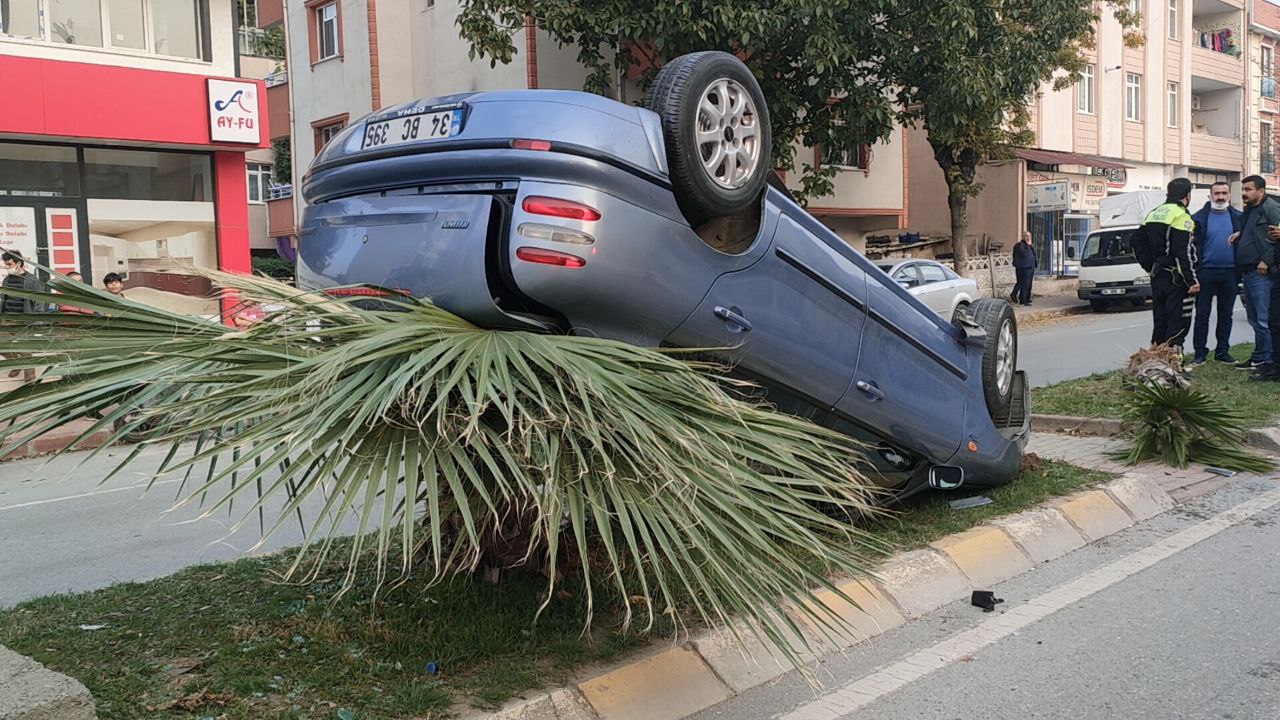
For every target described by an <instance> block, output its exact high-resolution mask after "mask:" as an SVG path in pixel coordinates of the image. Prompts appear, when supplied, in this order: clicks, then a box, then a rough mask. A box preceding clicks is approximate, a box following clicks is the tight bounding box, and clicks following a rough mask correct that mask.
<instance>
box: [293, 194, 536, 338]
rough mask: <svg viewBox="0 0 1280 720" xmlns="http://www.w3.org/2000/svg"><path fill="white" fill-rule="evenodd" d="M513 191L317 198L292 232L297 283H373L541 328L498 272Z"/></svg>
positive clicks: (482, 317)
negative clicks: (294, 234)
mask: <svg viewBox="0 0 1280 720" xmlns="http://www.w3.org/2000/svg"><path fill="white" fill-rule="evenodd" d="M512 196H513V194H512V193H500V194H494V193H480V192H476V193H455V194H428V193H424V192H420V191H419V190H417V189H409V190H405V191H399V192H387V193H372V194H368V195H360V196H355V197H347V198H340V199H337V200H331V201H329V202H325V203H321V204H319V205H315V206H313V207H311V208H309V209H308V212H307V214H306V220H305V224H304V225H303V227H302V229H301V232H300V235H299V241H298V284H299V286H301V287H304V288H308V289H321V290H323V289H330V288H337V287H339V286H353V285H372V286H375V287H377V288H382V289H385V290H388V291H392V292H394V293H400V294H404V295H409V296H411V297H415V298H426V299H429V300H431V301H432V302H433V303H434V304H436V305H437V306H439V307H441V308H444V309H445V310H448V311H450V312H452V313H454V314H456V315H460V316H462V317H464V318H466V319H467V320H469V321H471V322H473V323H475V324H477V325H481V326H484V327H514V328H530V327H534V328H541V327H545V326H546V322H545V321H546V320H547V318H545V317H543V315H544V313H543V312H542V309H541V308H539V307H537V306H536V304H534V303H532V302H530V301H528V300H527V299H525V298H523V297H521V296H520V295H519V294H518V293H517V292H515V291H514V290H510V289H509V288H511V287H512V285H511V284H510V283H508V282H504V281H503V278H504V277H508V276H509V273H508V272H505V271H504V270H503V268H502V258H501V256H502V253H501V252H499V250H500V245H501V244H502V241H503V238H504V237H505V234H506V232H507V229H508V227H509V218H510V214H511V197H512ZM329 292H330V293H332V294H335V295H344V294H345V295H363V294H367V291H365V290H351V289H347V290H332V289H331V290H329Z"/></svg>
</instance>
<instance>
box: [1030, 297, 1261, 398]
mask: <svg viewBox="0 0 1280 720" xmlns="http://www.w3.org/2000/svg"><path fill="white" fill-rule="evenodd" d="M1232 317H1233V318H1234V322H1233V323H1232V326H1231V344H1232V345H1235V344H1238V343H1242V342H1253V329H1252V328H1250V327H1249V322H1248V320H1247V319H1246V318H1245V313H1244V307H1243V306H1241V305H1240V304H1239V303H1238V302H1237V303H1236V309H1235V313H1234V314H1233V316H1232ZM1216 321H1217V315H1216V310H1215V314H1214V315H1212V316H1210V323H1209V352H1210V353H1211V354H1212V353H1213V350H1214V347H1215V345H1216V342H1217V341H1216V340H1215V339H1214V335H1213V333H1214V327H1213V324H1214V322H1216ZM1150 342H1151V306H1150V305H1148V306H1147V307H1145V308H1133V309H1129V308H1117V309H1112V310H1108V311H1107V312H1104V313H1089V314H1087V315H1076V316H1071V317H1068V318H1063V319H1061V320H1056V321H1052V322H1050V323H1048V324H1045V325H1041V326H1038V327H1029V328H1026V329H1024V330H1021V331H1020V332H1019V334H1018V366H1019V367H1020V368H1021V369H1023V370H1026V371H1027V375H1028V377H1029V378H1030V380H1031V385H1032V387H1043V386H1045V385H1052V384H1054V383H1058V382H1062V381H1063V380H1070V379H1072V378H1078V377H1084V376H1086V375H1092V374H1094V373H1098V372H1106V371H1107V370H1115V369H1116V368H1120V367H1123V366H1124V365H1125V363H1126V361H1127V360H1128V359H1129V356H1130V355H1132V354H1133V353H1134V352H1136V351H1137V350H1138V349H1139V348H1141V347H1143V346H1145V345H1147V344H1148V343H1150ZM1185 347H1186V351H1187V352H1191V351H1192V347H1191V338H1190V337H1188V338H1187V342H1186V345H1185ZM1237 359H1238V360H1243V359H1244V358H1237Z"/></svg>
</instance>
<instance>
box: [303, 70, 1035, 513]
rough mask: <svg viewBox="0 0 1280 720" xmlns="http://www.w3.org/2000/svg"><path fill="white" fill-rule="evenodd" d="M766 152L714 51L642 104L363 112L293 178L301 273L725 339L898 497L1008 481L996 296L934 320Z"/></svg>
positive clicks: (545, 315) (552, 316) (668, 74)
mask: <svg viewBox="0 0 1280 720" xmlns="http://www.w3.org/2000/svg"><path fill="white" fill-rule="evenodd" d="M770 148H771V138H770V127H769V116H768V110H767V108H766V107H765V103H764V98H763V96H762V95H761V92H760V88H759V86H758V84H757V83H756V80H755V78H754V77H753V76H752V75H751V73H750V71H749V70H748V69H747V68H746V67H745V66H744V65H743V64H742V63H741V62H740V61H738V60H737V59H736V58H734V57H733V56H732V55H728V54H725V53H719V52H706V53H695V54H692V55H687V56H684V57H681V58H677V59H675V60H673V61H671V62H669V63H668V64H667V65H666V66H665V67H664V69H663V70H662V71H661V73H660V74H659V75H658V77H657V79H656V81H655V83H654V86H653V89H652V90H651V91H650V94H649V96H648V97H647V98H646V101H645V106H644V107H633V106H629V105H624V104H621V103H618V102H615V101H613V100H610V99H606V98H603V97H600V96H596V95H591V94H586V93H581V92H566V91H552V90H512V91H497V92H471V93H464V94H459V95H451V96H447V97H440V98H433V99H426V100H420V101H417V102H411V103H406V104H403V105H398V106H395V107H391V108H387V109H383V110H379V111H377V112H375V113H373V114H372V115H369V116H366V117H365V118H363V119H361V120H359V121H358V122H355V123H352V124H351V125H350V127H349V128H348V129H347V130H345V131H344V132H343V133H341V134H339V135H338V136H337V137H336V138H334V139H333V140H332V141H331V142H330V143H329V144H328V145H327V146H326V147H325V148H324V150H323V151H322V152H321V153H320V154H319V155H318V156H317V158H316V159H315V161H314V163H313V164H312V166H311V169H310V171H309V173H308V174H307V177H306V178H305V179H304V182H303V194H304V197H305V199H306V202H307V208H306V210H305V212H304V214H303V217H302V221H301V224H300V237H299V246H298V275H297V277H298V283H299V285H300V286H302V287H306V288H310V289H331V288H338V287H339V286H350V285H360V284H368V285H374V286H377V287H380V288H383V289H384V291H386V292H391V291H399V292H402V293H406V294H409V295H412V296H415V297H429V298H431V300H432V301H433V302H434V303H436V304H437V305H439V306H441V307H443V308H445V309H447V310H450V311H452V312H454V313H456V314H458V315H461V316H463V317H465V318H467V319H469V320H470V321H471V322H473V323H476V324H478V325H480V326H482V327H488V328H495V329H512V330H529V331H536V332H555V333H565V332H576V333H584V334H590V335H592V336H596V337H604V338H612V339H616V340H620V341H625V342H629V343H634V344H638V345H643V346H652V347H658V346H669V347H686V348H730V349H729V350H724V351H721V352H720V354H719V356H720V358H721V359H723V360H725V361H727V362H729V363H731V364H732V366H733V367H734V368H735V372H736V373H737V374H738V375H740V376H742V377H745V378H749V379H752V380H755V381H757V382H758V383H759V384H760V386H761V387H762V388H763V390H764V392H765V393H766V399H767V400H768V401H769V402H772V403H774V404H775V405H776V406H777V407H778V408H779V409H780V410H783V411H786V412H790V413H794V414H798V415H801V416H803V417H807V418H809V419H811V420H812V421H814V422H816V423H819V424H822V425H826V426H829V427H834V428H837V429H839V430H840V431H842V432H844V433H847V434H848V435H850V436H852V437H855V438H858V439H860V440H863V441H865V442H866V443H867V444H868V445H869V447H870V448H871V449H870V450H869V451H868V453H867V454H868V455H869V458H868V459H869V461H870V462H871V463H872V464H873V466H874V467H873V468H872V469H871V475H872V477H873V478H874V479H875V480H876V481H877V482H879V483H881V484H882V485H884V486H885V487H889V488H892V489H894V491H895V492H897V493H898V494H899V495H900V496H905V495H908V494H911V493H914V492H916V491H918V490H920V489H922V488H926V487H930V486H933V487H938V488H954V487H958V486H960V485H961V484H962V483H964V484H966V485H979V486H985V485H995V484H999V483H1004V482H1007V481H1009V480H1011V479H1013V478H1014V477H1015V476H1016V475H1017V473H1018V468H1019V464H1020V461H1021V458H1022V452H1023V448H1024V446H1025V444H1026V442H1027V435H1028V426H1029V404H1030V401H1029V392H1028V384H1027V382H1026V377H1025V375H1024V374H1023V373H1022V372H1020V371H1018V370H1017V368H1016V363H1017V324H1016V320H1015V318H1014V314H1013V310H1012V308H1011V307H1010V306H1009V305H1008V303H1006V302H1004V301H998V300H977V301H975V302H973V303H972V304H971V305H970V306H969V309H968V312H963V313H958V314H957V318H956V322H955V323H952V322H948V321H946V320H943V319H942V318H940V317H939V316H938V315H937V314H936V313H934V312H933V311H931V310H930V309H929V308H928V307H927V306H926V305H925V304H924V303H922V302H921V301H920V300H919V299H918V298H916V297H915V296H913V295H912V294H911V293H909V292H908V291H907V290H906V289H904V288H903V287H902V286H900V285H899V284H898V283H897V282H895V281H893V280H891V279H890V278H889V276H888V275H886V274H885V273H884V272H882V271H881V270H880V269H879V268H877V267H876V266H875V264H873V263H872V262H870V261H869V260H868V259H867V258H866V257H864V256H863V255H861V254H859V253H858V252H856V251H855V250H854V249H853V248H851V247H850V246H849V245H848V244H847V243H845V242H844V241H843V240H841V238H840V237H839V236H837V235H836V234H835V233H833V232H832V231H831V230H830V229H828V228H827V227H825V226H824V225H822V224H821V223H820V222H818V221H817V220H816V219H815V218H813V217H812V216H811V215H809V214H808V213H807V212H805V210H804V209H803V208H802V207H801V206H800V205H799V204H797V203H796V202H795V201H794V199H792V198H791V197H790V195H789V193H788V192H787V191H786V188H785V186H783V184H782V183H781V182H780V181H779V180H778V178H777V175H776V174H775V173H774V172H773V170H772V168H773V163H772V159H771V157H770ZM331 292H343V291H342V290H331ZM362 294H367V291H362Z"/></svg>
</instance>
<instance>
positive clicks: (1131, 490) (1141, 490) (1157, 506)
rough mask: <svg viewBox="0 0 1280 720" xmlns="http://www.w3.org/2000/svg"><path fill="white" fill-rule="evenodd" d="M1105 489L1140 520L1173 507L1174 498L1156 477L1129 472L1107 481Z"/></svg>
mask: <svg viewBox="0 0 1280 720" xmlns="http://www.w3.org/2000/svg"><path fill="white" fill-rule="evenodd" d="M1104 489H1105V490H1106V491H1107V493H1109V494H1110V495H1111V497H1112V498H1114V499H1115V501H1116V502H1118V503H1120V506H1121V507H1123V508H1124V509H1125V510H1127V511H1128V512H1129V514H1130V515H1132V516H1133V519H1134V520H1137V521H1138V522H1142V521H1143V520H1149V519H1151V518H1153V517H1155V516H1156V515H1159V514H1160V513H1162V512H1165V511H1166V510H1171V509H1173V499H1172V498H1170V497H1169V494H1168V493H1166V492H1165V491H1164V490H1163V489H1161V488H1160V486H1159V483H1157V482H1156V481H1155V479H1154V478H1150V477H1144V476H1140V475H1135V474H1129V475H1125V476H1123V477H1121V478H1120V479H1118V480H1115V481H1112V482H1110V483H1107V485H1106V487H1105V488H1104Z"/></svg>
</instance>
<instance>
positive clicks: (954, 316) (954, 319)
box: [951, 300, 971, 325]
mask: <svg viewBox="0 0 1280 720" xmlns="http://www.w3.org/2000/svg"><path fill="white" fill-rule="evenodd" d="M970 306H971V303H970V302H969V301H968V300H965V301H963V302H959V303H956V309H955V310H952V311H951V324H952V325H957V324H959V318H960V316H961V315H968V314H969V307H970Z"/></svg>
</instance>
